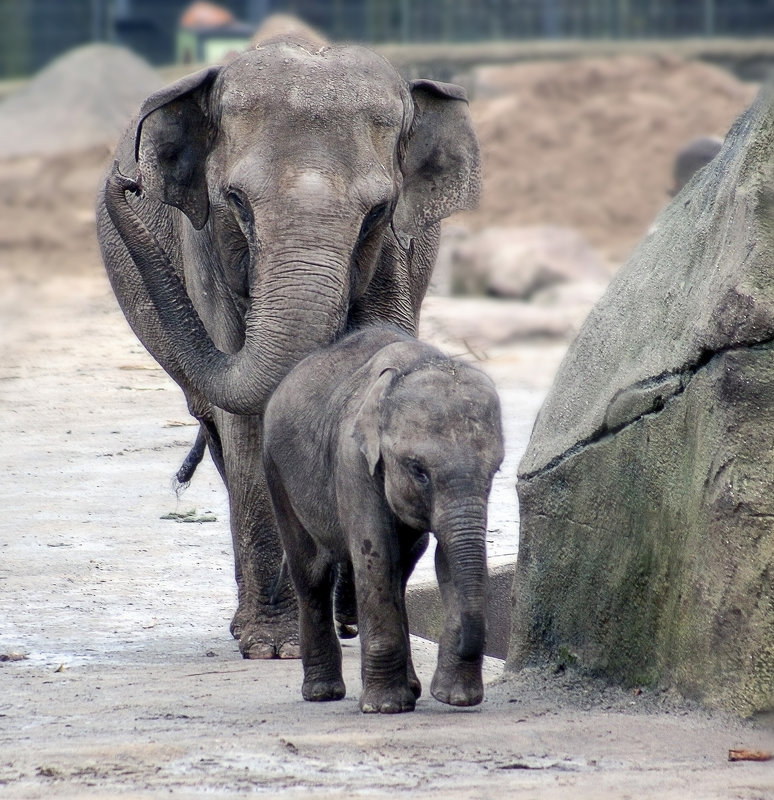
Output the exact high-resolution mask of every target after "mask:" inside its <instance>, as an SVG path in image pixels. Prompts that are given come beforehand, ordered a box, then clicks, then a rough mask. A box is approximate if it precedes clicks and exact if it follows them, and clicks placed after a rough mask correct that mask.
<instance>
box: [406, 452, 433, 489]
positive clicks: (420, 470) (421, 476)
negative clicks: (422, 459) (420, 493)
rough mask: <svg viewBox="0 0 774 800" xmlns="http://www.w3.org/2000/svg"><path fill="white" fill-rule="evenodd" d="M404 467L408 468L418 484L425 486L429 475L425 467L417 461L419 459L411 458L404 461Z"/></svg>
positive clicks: (428, 481)
mask: <svg viewBox="0 0 774 800" xmlns="http://www.w3.org/2000/svg"><path fill="white" fill-rule="evenodd" d="M406 467H407V468H408V471H409V474H410V475H411V477H412V478H413V479H414V480H415V481H416V482H417V483H418V484H419V485H420V486H427V485H428V484H429V483H430V476H429V475H428V474H427V472H426V470H425V468H424V467H423V466H422V464H420V463H419V461H416V460H415V459H413V458H412V459H410V460H409V461H408V462H406Z"/></svg>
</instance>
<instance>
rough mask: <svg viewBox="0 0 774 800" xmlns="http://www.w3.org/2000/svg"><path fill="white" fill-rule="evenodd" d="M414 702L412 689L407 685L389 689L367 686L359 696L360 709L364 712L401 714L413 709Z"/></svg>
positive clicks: (415, 701) (415, 700) (414, 697)
mask: <svg viewBox="0 0 774 800" xmlns="http://www.w3.org/2000/svg"><path fill="white" fill-rule="evenodd" d="M416 703H417V698H416V696H415V694H414V691H413V690H412V689H411V687H409V686H408V685H406V686H400V687H394V686H393V687H390V688H389V689H383V688H379V689H375V688H373V687H367V688H365V689H364V690H363V694H362V695H361V696H360V710H361V711H362V712H363V713H364V714H401V713H403V712H404V711H413V710H414V706H415V705H416Z"/></svg>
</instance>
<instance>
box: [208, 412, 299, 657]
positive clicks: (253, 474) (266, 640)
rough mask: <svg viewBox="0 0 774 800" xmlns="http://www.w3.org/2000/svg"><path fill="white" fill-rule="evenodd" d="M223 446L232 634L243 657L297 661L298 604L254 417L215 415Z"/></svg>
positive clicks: (258, 423)
mask: <svg viewBox="0 0 774 800" xmlns="http://www.w3.org/2000/svg"><path fill="white" fill-rule="evenodd" d="M215 414H216V422H217V425H218V429H219V431H220V436H221V440H222V443H223V460H224V463H225V471H226V486H227V489H228V496H229V506H230V511H231V536H232V541H233V545H234V564H235V577H236V582H237V591H238V600H239V604H238V607H237V611H236V613H235V614H234V618H233V620H232V622H231V632H232V634H233V635H234V637H235V638H237V639H239V649H240V651H241V653H242V655H243V656H244V657H245V658H277V657H279V658H299V657H300V654H301V652H300V647H299V638H298V603H297V600H296V594H295V591H294V590H293V586H292V584H291V582H290V578H289V576H288V574H287V570H285V569H283V567H282V546H281V544H280V539H279V533H278V531H277V525H276V522H275V520H274V512H273V511H272V507H271V501H270V498H269V492H268V488H267V486H266V478H265V475H264V471H263V464H262V460H261V423H260V420H259V419H258V418H257V417H249V416H235V415H233V414H228V413H226V412H224V411H221V410H219V409H218V410H216V412H215Z"/></svg>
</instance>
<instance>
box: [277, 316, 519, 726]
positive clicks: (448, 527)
mask: <svg viewBox="0 0 774 800" xmlns="http://www.w3.org/2000/svg"><path fill="white" fill-rule="evenodd" d="M502 458H503V441H502V430H501V422H500V403H499V399H498V397H497V393H496V391H495V388H494V386H493V384H492V382H491V381H490V380H489V378H488V377H486V376H485V375H484V374H483V373H482V372H480V371H479V370H477V369H475V368H474V367H471V366H469V365H467V364H465V363H461V362H459V361H455V360H453V359H451V358H448V357H447V356H444V355H443V354H442V353H440V352H439V351H438V350H436V349H435V348H433V347H430V346H429V345H426V344H423V343H421V342H419V341H417V340H416V339H414V338H412V337H410V336H408V335H407V334H406V333H404V332H402V331H400V330H399V329H398V328H395V327H392V326H374V327H370V328H366V329H363V330H361V331H357V332H355V333H353V334H351V335H349V336H347V337H346V338H344V339H342V340H340V341H339V342H338V343H336V344H334V345H332V346H331V347H329V348H327V349H324V350H321V351H319V352H317V353H314V354H313V355H310V356H308V357H307V358H306V359H304V360H303V361H302V362H301V363H300V364H299V365H298V366H296V367H295V368H294V369H293V370H292V371H291V372H290V374H289V375H288V376H287V377H286V378H285V379H284V380H283V381H282V382H281V383H280V385H279V387H278V388H277V390H276V392H275V393H274V395H273V396H272V399H271V401H270V402H269V405H268V406H267V409H266V416H265V442H264V464H265V467H266V476H267V481H268V485H269V491H270V494H271V498H272V503H273V505H274V510H275V514H276V516H277V521H278V524H279V529H280V534H281V537H282V543H283V545H284V548H285V553H286V556H287V563H288V567H289V570H290V576H291V578H292V580H293V583H294V585H295V588H296V591H297V593H298V598H299V606H300V641H301V658H302V660H303V666H304V682H303V688H302V693H303V696H304V698H305V699H306V700H339V699H341V698H342V697H344V694H345V687H344V682H343V679H342V673H341V649H340V646H339V643H338V639H337V637H336V633H335V629H334V615H333V603H332V599H331V595H332V583H333V576H334V573H335V569H334V568H335V566H336V565H337V564H346V565H347V566H349V565H351V567H352V570H353V573H354V579H355V593H356V597H357V606H358V622H359V632H360V641H361V659H362V661H361V674H362V681H363V691H362V695H361V697H360V708H361V710H362V711H365V712H385V713H394V712H400V711H412V710H413V709H414V705H415V703H416V698H417V697H419V695H420V692H421V686H420V683H419V680H418V679H417V676H416V673H415V671H414V667H413V665H412V662H411V653H410V647H409V636H408V621H407V618H406V608H405V599H404V596H405V591H406V582H407V581H408V578H409V575H410V574H411V571H412V570H413V568H414V566H415V565H416V562H417V560H418V559H419V557H420V556H421V555H422V553H423V552H424V550H425V548H426V547H427V543H428V541H429V532H430V531H432V532H433V533H434V534H435V536H436V538H437V541H438V546H437V548H436V556H435V566H436V573H437V576H438V582H439V585H440V589H441V596H442V598H443V603H444V608H445V617H446V623H445V630H444V632H443V635H442V636H441V641H440V644H439V653H438V665H437V668H436V671H435V675H434V677H433V682H432V685H431V689H430V691H431V693H432V695H433V696H434V697H435V698H436V699H437V700H440V701H441V702H443V703H449V704H451V705H456V706H471V705H476V704H477V703H480V702H481V700H482V699H483V681H482V676H481V665H482V659H483V651H484V643H485V635H486V623H485V594H486V583H487V567H486V512H487V500H488V497H489V491H490V489H491V485H492V477H493V476H494V473H495V472H496V471H497V470H498V468H499V467H500V463H501V461H502Z"/></svg>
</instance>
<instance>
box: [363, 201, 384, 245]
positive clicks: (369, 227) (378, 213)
mask: <svg viewBox="0 0 774 800" xmlns="http://www.w3.org/2000/svg"><path fill="white" fill-rule="evenodd" d="M389 206H390V204H389V203H379V204H378V205H376V206H374V207H373V208H372V209H371V210H370V211H369V212H368V213H367V214H366V215H365V217H364V218H363V224H362V225H361V226H360V236H359V238H360V239H361V240H362V239H365V238H366V237H367V236H368V235H369V234H370V233H371V232H372V231H373V229H374V228H375V227H376V225H377V223H378V222H380V221H381V220H382V218H383V217H384V215H385V214H386V213H387V209H388V208H389Z"/></svg>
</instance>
